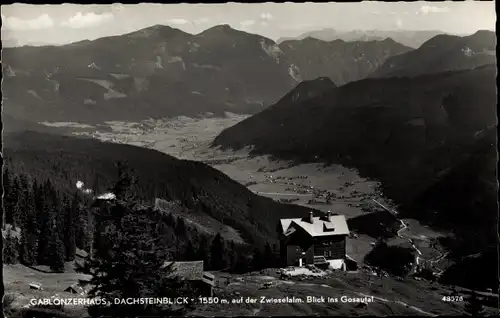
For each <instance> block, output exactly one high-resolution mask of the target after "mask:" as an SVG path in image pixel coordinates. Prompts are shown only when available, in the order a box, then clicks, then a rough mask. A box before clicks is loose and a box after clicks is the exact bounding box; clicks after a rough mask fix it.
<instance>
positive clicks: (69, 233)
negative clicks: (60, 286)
mask: <svg viewBox="0 0 500 318" xmlns="http://www.w3.org/2000/svg"><path fill="white" fill-rule="evenodd" d="M78 214H79V213H78V194H77V193H75V194H74V195H73V199H72V201H71V205H70V206H69V207H68V208H67V209H66V214H65V222H64V223H65V224H64V246H65V254H66V260H67V261H72V260H74V259H75V253H76V228H77V225H78V224H77V223H78V219H77V217H78Z"/></svg>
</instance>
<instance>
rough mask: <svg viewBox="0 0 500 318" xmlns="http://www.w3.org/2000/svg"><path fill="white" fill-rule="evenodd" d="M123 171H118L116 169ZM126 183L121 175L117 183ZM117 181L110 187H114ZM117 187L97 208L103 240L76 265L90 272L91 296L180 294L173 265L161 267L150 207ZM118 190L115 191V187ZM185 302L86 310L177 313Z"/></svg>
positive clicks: (160, 250)
mask: <svg viewBox="0 0 500 318" xmlns="http://www.w3.org/2000/svg"><path fill="white" fill-rule="evenodd" d="M121 176H122V177H123V175H121ZM120 182H121V185H123V184H124V183H126V181H123V180H122V179H120V180H119V181H118V182H117V184H119V183H120ZM119 188H120V185H118V186H116V187H115V189H119ZM120 190H121V191H117V192H118V193H120V195H117V198H118V197H119V198H120V199H117V200H114V201H111V202H108V203H106V204H105V205H106V207H105V208H102V209H98V210H96V211H95V213H96V223H98V224H102V227H101V228H100V230H101V233H100V236H101V237H102V238H103V241H104V242H107V244H99V245H96V246H95V248H96V249H97V250H96V251H95V253H94V254H93V256H92V257H90V258H88V259H86V262H85V264H84V266H83V267H82V268H79V269H78V270H79V271H80V272H82V273H85V274H89V275H91V276H92V278H91V280H90V285H91V286H93V288H92V289H91V290H90V292H89V296H90V297H95V296H98V297H103V298H106V299H114V298H122V299H125V298H145V297H155V298H158V297H160V298H161V297H179V296H182V295H183V294H182V289H181V284H180V282H179V281H178V278H176V277H175V273H174V271H173V268H172V265H169V266H166V267H165V259H166V254H167V250H168V248H167V247H166V246H164V245H161V244H158V242H160V233H158V231H157V229H158V227H157V226H156V222H155V221H153V220H151V218H150V217H151V215H152V214H153V211H150V210H147V211H144V210H139V207H138V205H137V204H135V203H134V202H130V201H127V199H130V198H131V196H129V195H123V194H124V193H129V192H128V190H127V189H124V188H121V189H120ZM115 194H117V193H115ZM184 309H185V307H179V308H173V307H171V306H167V305H165V306H160V305H149V306H146V305H140V304H137V305H120V304H114V303H111V304H110V305H105V306H102V305H100V306H93V307H91V308H89V314H90V315H91V316H102V315H113V316H127V317H130V316H168V315H172V314H174V313H177V314H181V313H182V311H183V310H184Z"/></svg>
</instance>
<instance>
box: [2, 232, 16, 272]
mask: <svg viewBox="0 0 500 318" xmlns="http://www.w3.org/2000/svg"><path fill="white" fill-rule="evenodd" d="M18 243H19V242H18V240H17V238H16V237H14V236H13V235H12V233H11V231H10V230H9V231H7V234H6V235H5V239H4V249H3V261H4V263H5V264H16V263H18V261H19V257H18V256H19V255H18V249H19V246H18V245H19V244H18Z"/></svg>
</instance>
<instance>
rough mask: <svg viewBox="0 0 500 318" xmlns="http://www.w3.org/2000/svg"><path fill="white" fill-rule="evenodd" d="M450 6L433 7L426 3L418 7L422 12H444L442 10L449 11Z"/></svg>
mask: <svg viewBox="0 0 500 318" xmlns="http://www.w3.org/2000/svg"><path fill="white" fill-rule="evenodd" d="M449 11H450V8H448V7H434V6H428V5H423V6H421V7H420V12H422V13H423V14H427V13H444V12H449Z"/></svg>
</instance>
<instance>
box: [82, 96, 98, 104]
mask: <svg viewBox="0 0 500 318" xmlns="http://www.w3.org/2000/svg"><path fill="white" fill-rule="evenodd" d="M83 104H84V105H95V104H96V101H95V100H93V99H90V98H85V99H84V100H83Z"/></svg>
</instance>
